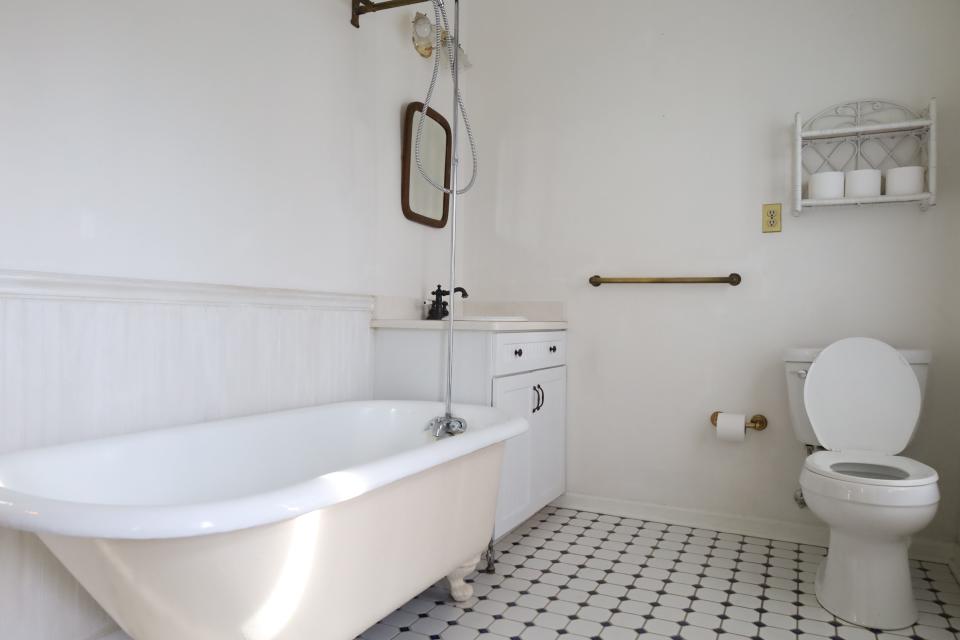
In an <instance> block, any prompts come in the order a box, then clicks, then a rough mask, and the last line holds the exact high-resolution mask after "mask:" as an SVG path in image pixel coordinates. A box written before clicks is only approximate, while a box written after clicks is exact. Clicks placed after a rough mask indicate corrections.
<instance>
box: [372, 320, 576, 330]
mask: <svg viewBox="0 0 960 640" xmlns="http://www.w3.org/2000/svg"><path fill="white" fill-rule="evenodd" d="M370 326H371V327H373V328H374V329H417V330H438V329H446V328H447V321H446V320H373V321H372V322H371V323H370ZM454 329H455V330H457V331H495V332H507V331H565V330H566V329H567V323H566V322H547V321H535V320H523V321H508V320H454Z"/></svg>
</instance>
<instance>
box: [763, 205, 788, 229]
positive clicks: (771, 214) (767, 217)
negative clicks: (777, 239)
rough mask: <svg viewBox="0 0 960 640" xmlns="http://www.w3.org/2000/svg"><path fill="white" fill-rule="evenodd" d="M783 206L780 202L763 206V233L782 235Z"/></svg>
mask: <svg viewBox="0 0 960 640" xmlns="http://www.w3.org/2000/svg"><path fill="white" fill-rule="evenodd" d="M782 213H783V205H782V204H780V203H779V202H775V203H772V204H765V205H763V232H764V233H780V232H781V231H783V217H782Z"/></svg>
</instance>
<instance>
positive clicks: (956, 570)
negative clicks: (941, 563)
mask: <svg viewBox="0 0 960 640" xmlns="http://www.w3.org/2000/svg"><path fill="white" fill-rule="evenodd" d="M947 564H948V565H949V566H950V571H953V577H954V578H956V579H957V581H958V582H960V542H958V543H957V544H955V545H953V550H952V553H951V554H950V562H948V563H947Z"/></svg>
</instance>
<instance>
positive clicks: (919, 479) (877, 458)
mask: <svg viewBox="0 0 960 640" xmlns="http://www.w3.org/2000/svg"><path fill="white" fill-rule="evenodd" d="M804 466H805V467H806V468H807V469H808V470H809V471H811V472H812V473H815V474H817V475H819V476H824V477H826V478H832V479H834V480H843V481H845V482H855V483H857V484H868V485H875V486H880V487H916V486H923V485H928V484H934V483H936V482H937V480H938V479H939V476H938V474H937V471H936V469H934V468H933V467H930V466H927V465H925V464H923V463H922V462H918V461H916V460H914V459H912V458H907V457H906V456H889V455H886V454H882V453H875V452H872V451H818V452H816V453H814V454H812V455H809V456H807V459H806V461H805V462H804ZM880 476H883V477H880Z"/></svg>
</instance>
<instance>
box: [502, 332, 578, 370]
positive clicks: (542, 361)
mask: <svg viewBox="0 0 960 640" xmlns="http://www.w3.org/2000/svg"><path fill="white" fill-rule="evenodd" d="M495 351H496V353H495V356H494V375H497V376H502V375H506V374H510V373H518V372H520V371H533V370H534V369H544V368H546V367H556V366H559V365H562V364H566V363H567V334H566V332H565V331H536V332H529V333H498V334H497V337H496V346H495Z"/></svg>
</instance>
